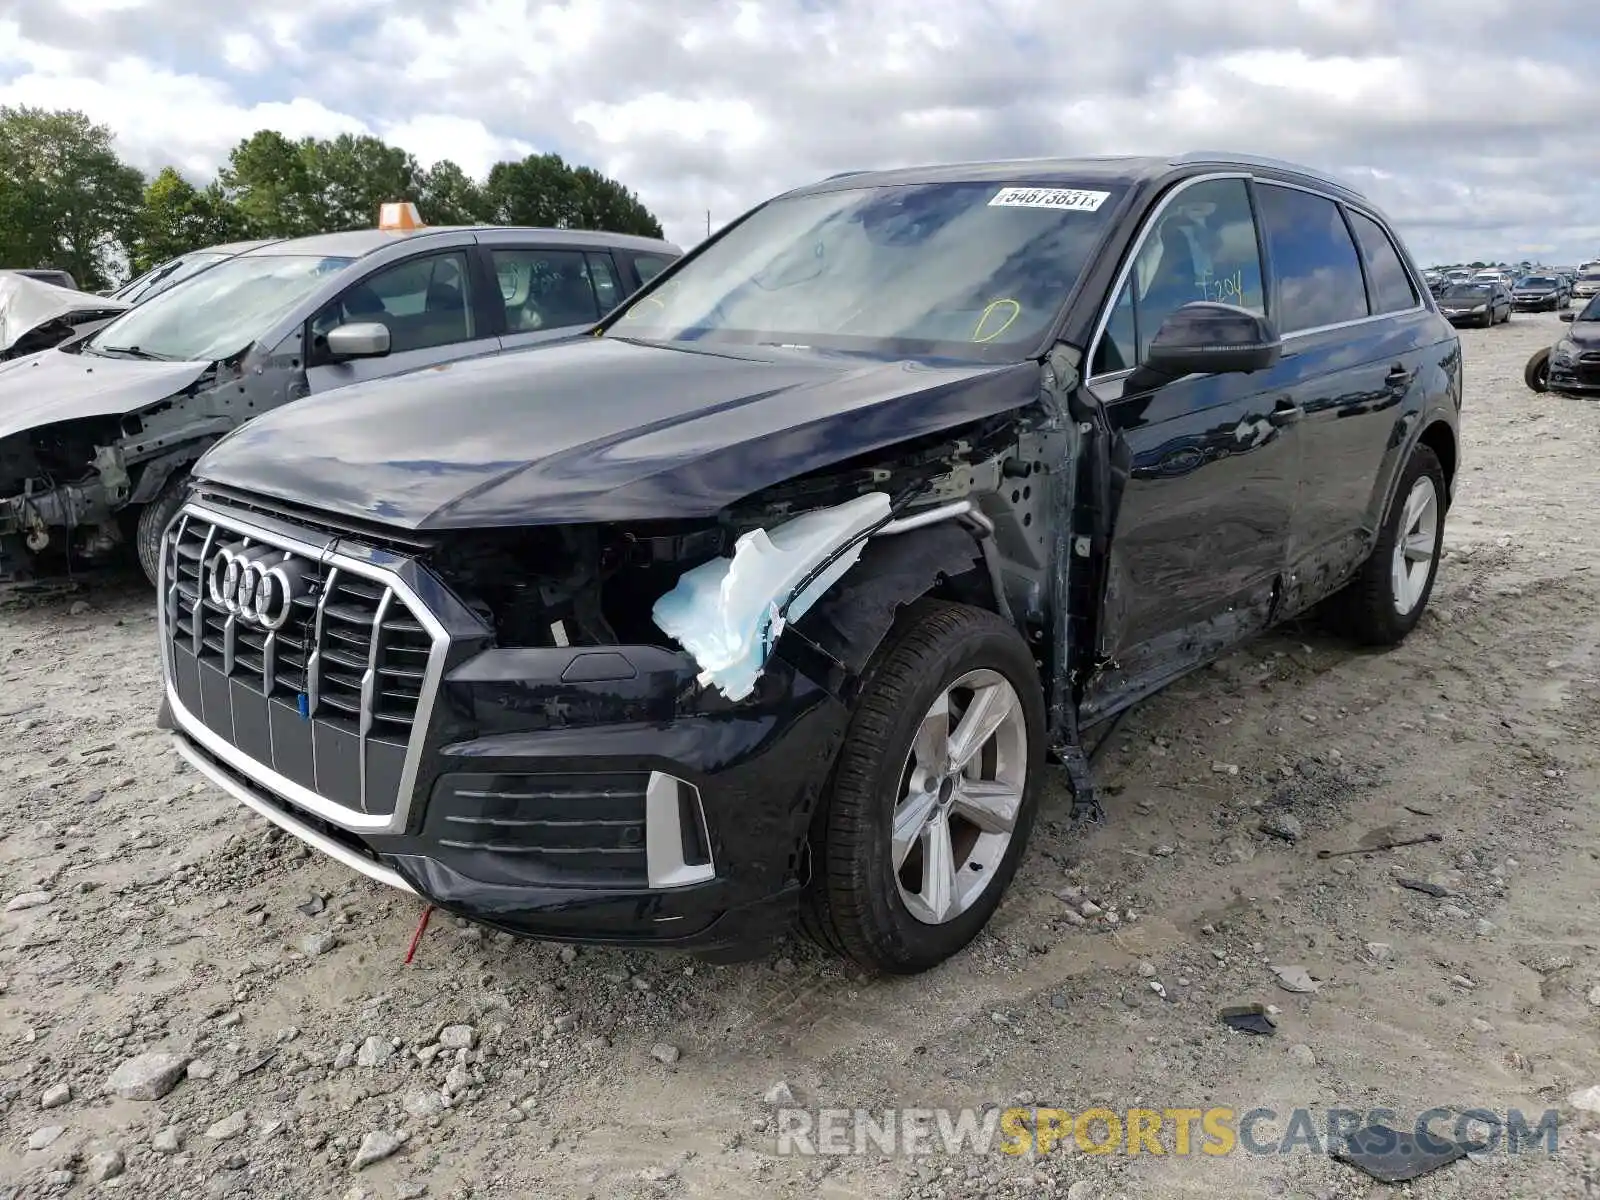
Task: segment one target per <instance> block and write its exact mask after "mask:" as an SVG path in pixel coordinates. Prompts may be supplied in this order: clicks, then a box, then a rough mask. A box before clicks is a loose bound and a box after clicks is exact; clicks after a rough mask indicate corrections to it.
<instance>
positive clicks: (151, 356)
mask: <svg viewBox="0 0 1600 1200" xmlns="http://www.w3.org/2000/svg"><path fill="white" fill-rule="evenodd" d="M95 349H96V350H98V351H99V352H100V353H102V354H120V355H122V356H123V357H124V358H139V359H143V360H144V361H145V362H172V361H173V360H172V359H171V358H169V357H167V356H166V355H165V354H156V353H153V352H152V351H149V350H142V349H140V348H139V347H138V346H96V347H95Z"/></svg>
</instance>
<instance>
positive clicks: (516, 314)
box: [485, 243, 625, 350]
mask: <svg viewBox="0 0 1600 1200" xmlns="http://www.w3.org/2000/svg"><path fill="white" fill-rule="evenodd" d="M485 253H486V254H487V256H488V259H489V271H490V274H491V275H492V276H493V277H494V279H495V282H496V284H497V286H498V289H499V290H498V294H497V296H496V297H495V299H496V302H497V303H498V304H499V305H500V308H501V310H502V312H503V313H504V324H503V326H502V328H503V330H504V332H503V333H502V334H501V335H500V344H501V345H502V346H503V347H504V348H505V349H507V350H513V349H518V348H521V347H524V346H534V345H538V344H539V343H541V342H549V341H555V340H557V339H559V338H564V337H571V336H572V335H573V334H575V333H581V332H583V331H584V330H585V329H587V328H589V327H590V326H591V325H593V324H595V322H597V321H598V320H599V319H600V318H601V317H602V316H603V315H604V314H606V313H608V312H610V311H611V310H612V309H613V308H615V307H616V306H617V304H618V303H619V302H620V301H621V300H622V297H623V295H624V294H625V293H624V290H623V287H622V284H621V282H620V281H619V279H618V277H617V267H616V264H615V262H613V261H612V258H611V255H610V253H608V252H607V251H604V250H585V249H583V248H581V247H573V246H539V245H533V244H528V245H514V244H505V243H495V244H493V245H490V246H487V247H485Z"/></svg>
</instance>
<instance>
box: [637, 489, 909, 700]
mask: <svg viewBox="0 0 1600 1200" xmlns="http://www.w3.org/2000/svg"><path fill="white" fill-rule="evenodd" d="M888 516H889V496H888V494H887V493H885V492H869V493H868V494H867V495H865V496H860V497H857V498H856V499H854V500H850V501H848V502H846V503H844V504H840V505H836V506H835V507H833V508H821V509H817V510H816V511H814V512H808V513H805V514H803V515H801V516H798V517H795V518H794V519H793V520H792V521H785V522H784V523H783V524H782V525H778V526H775V527H774V528H772V529H771V530H766V529H752V530H751V531H750V532H749V533H747V534H745V535H744V536H743V537H741V538H740V539H739V540H738V541H737V542H735V543H734V547H733V556H732V557H731V558H716V559H712V560H711V561H710V562H708V563H704V564H702V565H701V566H698V567H695V568H694V569H693V570H692V571H686V572H684V574H683V577H682V578H681V579H679V580H678V583H677V586H676V587H674V588H673V589H672V590H671V591H670V592H668V593H666V595H664V596H662V597H661V599H659V600H657V601H656V603H655V607H654V609H652V610H651V615H652V616H653V617H654V618H655V622H656V624H657V625H658V626H660V627H661V629H662V630H663V631H664V632H665V633H666V634H667V635H668V636H670V637H672V638H674V639H676V641H677V642H678V644H679V645H681V646H682V647H683V648H684V649H685V650H687V651H688V652H689V653H690V654H692V655H694V660H695V662H697V663H699V664H700V675H699V679H700V682H701V683H702V684H711V685H713V686H715V687H716V688H717V689H718V690H719V691H721V692H722V694H723V695H724V696H726V697H728V699H730V700H742V699H744V698H745V697H746V696H748V695H749V694H750V693H751V692H752V691H753V690H755V686H756V680H757V679H758V678H760V676H761V671H762V668H764V667H765V666H766V663H767V655H768V654H770V653H771V651H772V647H773V646H774V645H776V644H777V641H778V635H779V634H781V633H782V632H783V628H784V625H785V623H786V621H785V618H784V617H783V616H780V615H779V612H780V610H781V609H783V607H784V604H785V603H786V602H788V613H787V620H789V621H793V620H797V619H799V618H800V617H801V616H803V615H804V613H805V611H806V610H807V609H808V608H810V607H811V606H812V604H814V603H816V601H817V599H818V598H819V597H820V596H821V595H822V594H823V593H824V592H826V591H827V590H828V589H829V588H830V587H832V586H833V585H834V583H835V582H837V580H838V579H839V577H840V576H841V575H843V574H844V573H845V572H846V571H848V570H849V569H850V568H851V567H853V566H855V564H856V560H857V559H859V558H860V557H861V551H862V550H863V549H865V547H866V544H867V543H866V539H865V538H862V539H861V540H860V541H858V542H857V543H856V544H855V545H853V546H851V547H850V549H849V550H847V551H846V552H845V553H843V554H841V555H840V556H839V557H838V559H837V560H835V561H834V562H832V563H830V564H828V568H827V569H826V570H825V571H823V572H822V573H821V574H820V575H818V576H817V578H816V579H815V580H814V581H812V582H811V583H810V584H809V585H807V586H806V589H805V591H804V592H803V593H802V594H800V595H798V596H795V595H794V592H795V589H796V588H798V587H799V586H800V585H801V583H802V582H803V581H804V579H805V577H806V576H807V575H809V574H810V573H811V572H812V571H813V570H815V569H816V567H817V566H818V565H819V564H820V563H821V562H822V560H823V559H825V558H827V557H828V556H829V555H830V554H832V553H833V552H834V551H835V550H837V549H838V548H839V547H840V546H842V545H844V544H845V543H846V542H848V541H849V540H850V539H851V538H853V537H857V536H858V535H860V534H862V533H864V532H865V531H867V530H868V529H871V528H872V527H873V526H874V525H876V524H878V523H880V522H882V521H884V520H885V519H886V518H887V517H888ZM791 596H794V599H793V600H792V601H791V600H790V597H791Z"/></svg>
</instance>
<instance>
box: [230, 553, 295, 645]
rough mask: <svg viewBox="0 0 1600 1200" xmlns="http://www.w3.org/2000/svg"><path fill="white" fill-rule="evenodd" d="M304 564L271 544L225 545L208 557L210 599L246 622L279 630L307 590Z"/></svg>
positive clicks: (263, 627) (287, 620)
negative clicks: (295, 603)
mask: <svg viewBox="0 0 1600 1200" xmlns="http://www.w3.org/2000/svg"><path fill="white" fill-rule="evenodd" d="M306 567H307V564H306V563H304V562H302V561H301V560H300V559H297V558H295V557H293V556H292V555H290V554H287V553H285V552H284V551H282V550H277V549H274V548H273V547H271V546H246V545H243V544H242V543H241V544H238V545H233V546H224V547H222V549H220V550H218V551H217V552H216V554H214V555H212V557H211V565H210V568H209V569H208V571H207V574H208V575H209V578H208V579H207V581H206V587H207V590H208V591H209V592H210V594H211V602H212V603H213V604H215V605H217V607H219V608H222V609H224V610H226V611H227V612H228V613H229V614H230V615H232V616H234V617H236V618H237V619H238V620H240V621H243V622H244V623H245V624H247V625H256V626H259V627H260V628H262V629H267V630H278V629H282V628H283V627H284V626H285V625H286V624H288V622H289V617H290V615H291V614H292V613H293V612H294V602H295V600H296V599H297V598H299V597H300V596H303V595H305V594H306V592H307V591H309V588H308V586H307V581H306Z"/></svg>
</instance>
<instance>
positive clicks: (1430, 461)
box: [1334, 446, 1445, 646]
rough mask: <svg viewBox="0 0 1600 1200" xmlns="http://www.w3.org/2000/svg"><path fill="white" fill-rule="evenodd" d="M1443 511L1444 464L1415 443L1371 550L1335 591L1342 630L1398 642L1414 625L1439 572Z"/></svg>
mask: <svg viewBox="0 0 1600 1200" xmlns="http://www.w3.org/2000/svg"><path fill="white" fill-rule="evenodd" d="M1444 517H1445V478H1444V468H1443V467H1441V466H1440V465H1439V459H1438V456H1436V455H1435V454H1434V452H1433V451H1432V450H1430V449H1429V448H1428V447H1427V446H1418V447H1417V448H1416V449H1415V450H1413V451H1412V452H1411V459H1410V461H1408V462H1407V463H1406V465H1405V469H1404V470H1403V471H1401V473H1400V483H1399V486H1397V487H1396V488H1395V493H1394V499H1393V500H1392V501H1391V502H1390V505H1389V512H1388V513H1387V514H1386V515H1385V517H1384V521H1383V528H1382V529H1381V530H1380V531H1379V533H1378V542H1377V545H1375V546H1374V547H1373V548H1372V554H1371V556H1370V557H1368V559H1367V561H1366V562H1365V563H1364V564H1363V565H1362V567H1361V570H1360V571H1359V572H1358V573H1357V574H1356V577H1355V578H1354V579H1352V580H1351V581H1350V582H1349V583H1348V584H1347V585H1346V586H1345V588H1344V590H1343V591H1342V592H1340V593H1339V594H1338V595H1337V596H1336V597H1334V601H1335V605H1334V611H1335V613H1336V616H1337V621H1338V624H1339V625H1340V626H1341V628H1342V630H1343V632H1344V633H1346V634H1347V635H1348V636H1350V637H1352V638H1354V639H1355V640H1357V641H1359V642H1362V643H1364V644H1365V645H1368V646H1396V645H1399V644H1400V642H1402V641H1404V640H1405V636H1406V635H1407V634H1408V633H1410V632H1411V631H1412V630H1413V629H1415V628H1416V625H1417V622H1418V621H1420V620H1421V619H1422V614H1423V611H1424V610H1425V609H1426V608H1427V607H1428V598H1429V597H1430V596H1431V595H1432V594H1433V582H1434V579H1435V578H1436V577H1437V575H1438V572H1439V548H1440V546H1442V545H1443V544H1444Z"/></svg>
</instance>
